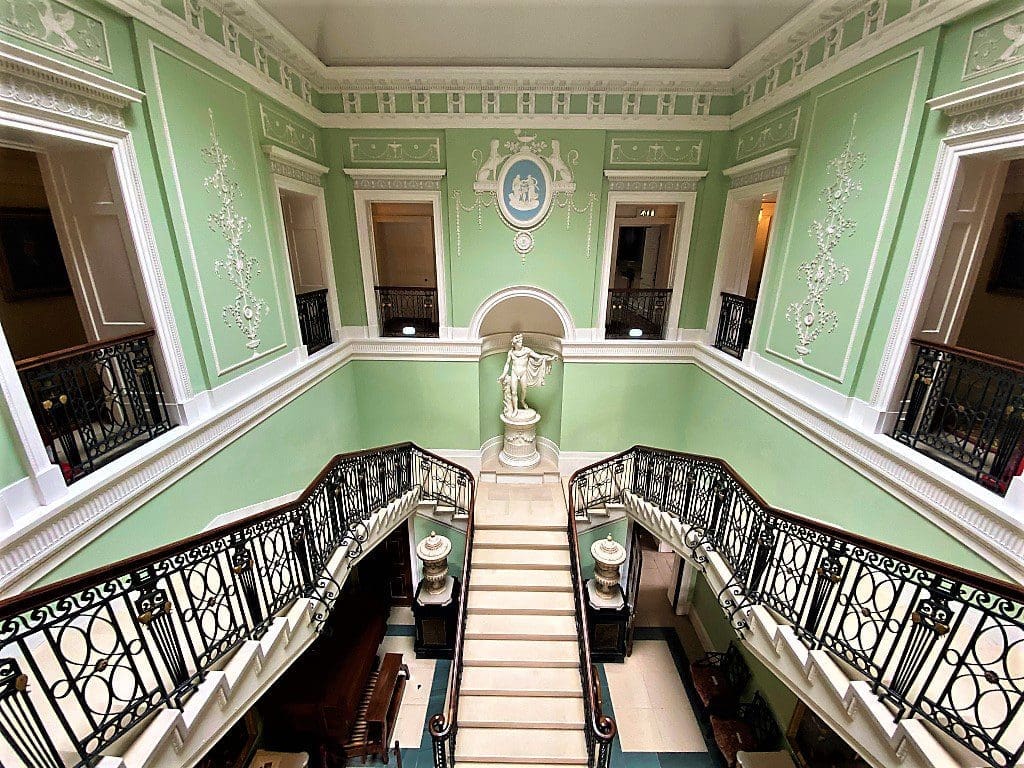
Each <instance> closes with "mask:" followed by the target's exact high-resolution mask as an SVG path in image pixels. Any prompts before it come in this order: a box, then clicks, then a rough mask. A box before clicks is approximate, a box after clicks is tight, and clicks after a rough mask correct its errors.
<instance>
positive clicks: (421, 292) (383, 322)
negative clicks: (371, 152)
mask: <svg viewBox="0 0 1024 768" xmlns="http://www.w3.org/2000/svg"><path fill="white" fill-rule="evenodd" d="M370 221H371V226H372V230H373V258H374V269H375V275H376V281H375V284H374V291H375V294H376V298H377V316H378V320H379V323H380V332H381V336H417V337H435V338H436V337H437V336H438V328H439V320H440V318H439V314H438V303H437V271H436V264H437V253H436V251H435V249H434V243H435V231H434V207H433V205H432V204H431V203H414V202H408V203H406V202H375V203H371V204H370Z"/></svg>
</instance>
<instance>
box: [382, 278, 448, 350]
mask: <svg viewBox="0 0 1024 768" xmlns="http://www.w3.org/2000/svg"><path fill="white" fill-rule="evenodd" d="M376 292H377V317H378V320H379V322H380V333H381V336H425V337H428V338H429V337H434V338H436V337H437V332H438V314H437V289H436V288H421V287H406V286H397V285H378V286H377V288H376Z"/></svg>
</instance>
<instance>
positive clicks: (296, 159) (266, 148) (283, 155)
mask: <svg viewBox="0 0 1024 768" xmlns="http://www.w3.org/2000/svg"><path fill="white" fill-rule="evenodd" d="M263 153H264V154H265V155H266V156H267V157H268V158H270V159H271V160H273V161H275V162H278V163H281V164H283V165H290V166H292V167H294V168H296V169H298V170H300V171H305V172H307V173H310V174H313V175H314V176H323V175H324V174H325V173H327V172H328V171H330V170H331V169H330V168H328V167H327V166H326V165H321V164H320V163H318V162H316V161H314V160H310V159H309V158H308V157H303V156H302V155H298V154H296V153H294V152H290V151H289V150H287V149H282V148H281V147H279V146H277V145H276V144H264V145H263Z"/></svg>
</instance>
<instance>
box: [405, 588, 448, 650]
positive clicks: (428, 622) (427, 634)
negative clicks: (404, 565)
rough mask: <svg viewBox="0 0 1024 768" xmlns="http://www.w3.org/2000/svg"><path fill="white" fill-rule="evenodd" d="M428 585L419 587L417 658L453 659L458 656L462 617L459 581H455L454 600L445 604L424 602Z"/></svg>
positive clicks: (414, 608)
mask: <svg viewBox="0 0 1024 768" xmlns="http://www.w3.org/2000/svg"><path fill="white" fill-rule="evenodd" d="M425 586H426V582H422V581H421V582H420V585H419V587H417V588H416V599H415V600H413V601H412V613H413V616H415V617H416V644H415V646H414V647H415V650H416V658H417V659H450V658H452V657H453V656H454V655H455V634H456V630H457V627H456V622H457V621H458V618H459V580H458V579H455V580H454V584H453V586H452V592H451V597H450V598H448V599H447V600H446V601H444V602H441V603H434V602H427V603H423V602H421V598H422V597H423V595H424V594H425V590H424V588H425Z"/></svg>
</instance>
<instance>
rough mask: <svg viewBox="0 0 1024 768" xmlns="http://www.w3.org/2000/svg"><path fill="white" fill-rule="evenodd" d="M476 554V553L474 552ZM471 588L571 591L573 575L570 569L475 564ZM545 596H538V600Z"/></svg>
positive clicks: (471, 575) (519, 590) (470, 583)
mask: <svg viewBox="0 0 1024 768" xmlns="http://www.w3.org/2000/svg"><path fill="white" fill-rule="evenodd" d="M474 554H475V553H474ZM469 588H470V590H471V591H472V590H474V589H492V590H503V591H509V592H530V591H537V592H571V591H572V577H571V576H570V575H569V571H568V570H564V571H545V570H538V569H531V568H488V567H486V566H485V567H483V568H478V567H477V566H476V565H474V566H473V572H472V574H470V579H469ZM542 600H543V596H540V597H538V602H540V601H542Z"/></svg>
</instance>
